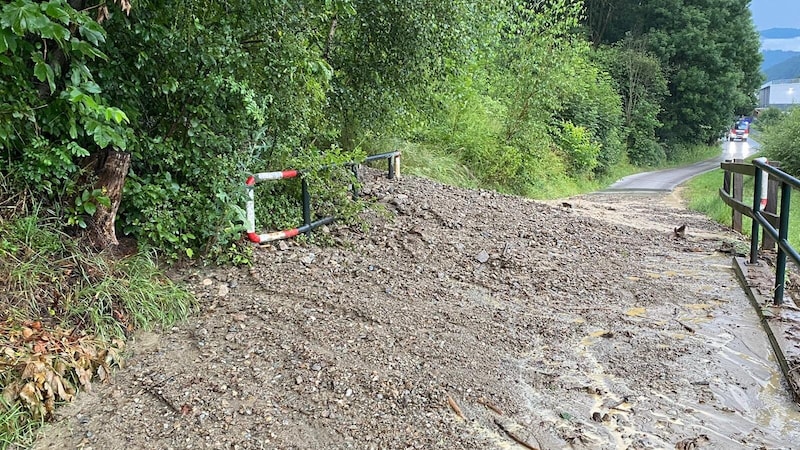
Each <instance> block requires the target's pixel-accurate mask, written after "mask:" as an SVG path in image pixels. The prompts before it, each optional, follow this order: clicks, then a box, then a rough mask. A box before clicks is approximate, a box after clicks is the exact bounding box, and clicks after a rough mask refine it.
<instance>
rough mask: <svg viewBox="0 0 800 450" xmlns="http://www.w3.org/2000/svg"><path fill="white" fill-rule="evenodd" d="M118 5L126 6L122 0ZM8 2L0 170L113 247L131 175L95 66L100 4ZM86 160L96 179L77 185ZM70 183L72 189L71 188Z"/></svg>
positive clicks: (2, 16)
mask: <svg viewBox="0 0 800 450" xmlns="http://www.w3.org/2000/svg"><path fill="white" fill-rule="evenodd" d="M118 3H119V6H120V7H121V8H122V9H121V10H120V9H118V8H117V9H116V10H117V11H120V12H122V10H124V11H127V10H128V9H129V6H130V5H129V4H128V3H127V1H125V0H122V1H120V2H118ZM87 4H88V2H85V1H77V0H73V1H71V2H66V1H63V0H50V1H47V2H35V1H30V0H14V1H13V2H9V3H5V4H4V5H3V6H2V7H0V75H2V76H0V92H2V93H3V95H2V97H0V152H2V158H0V172H2V173H4V174H6V175H7V176H8V177H9V178H11V179H12V180H16V181H17V183H19V184H27V185H28V187H29V189H31V190H32V191H33V192H35V193H37V194H44V195H45V196H47V197H50V198H61V197H63V198H62V201H64V204H62V205H61V206H62V208H63V210H64V212H65V216H66V217H67V220H68V222H69V223H70V224H71V225H80V226H82V227H88V231H89V233H88V237H89V238H90V240H91V241H92V243H93V244H94V245H95V246H97V247H99V248H104V247H106V246H108V245H114V244H116V235H115V233H114V217H115V215H116V208H117V206H118V204H119V199H120V196H121V193H122V192H121V189H122V183H121V181H120V180H119V179H118V178H117V177H118V176H120V175H121V176H122V177H123V179H124V174H125V172H126V171H127V164H128V156H127V154H126V153H125V152H124V150H125V149H126V146H127V140H126V138H125V136H126V133H127V130H126V128H125V124H127V123H128V117H127V116H126V114H125V113H124V112H123V111H122V110H120V109H119V108H117V107H115V106H112V105H113V103H111V102H109V101H108V99H107V97H106V96H105V95H104V93H103V91H102V89H101V88H100V86H99V85H98V83H97V80H96V76H95V75H96V72H95V70H94V68H95V66H96V64H97V62H98V61H99V60H105V59H108V57H107V56H106V54H105V53H104V52H103V51H102V47H103V45H104V43H105V39H106V33H105V30H104V29H103V28H102V26H101V25H100V22H101V21H103V20H104V19H106V18H107V17H108V14H109V7H110V6H107V5H106V4H105V3H102V4H96V5H94V7H93V8H89V11H91V12H92V13H93V14H94V16H90V15H89V12H88V11H86V7H87ZM81 164H83V165H84V166H85V168H86V169H88V170H89V172H96V173H97V174H98V175H99V179H98V180H96V182H91V181H86V182H85V183H83V184H82V185H79V186H77V187H74V183H75V182H76V180H77V179H78V175H79V171H80V168H81V167H80V166H81ZM70 186H72V187H70Z"/></svg>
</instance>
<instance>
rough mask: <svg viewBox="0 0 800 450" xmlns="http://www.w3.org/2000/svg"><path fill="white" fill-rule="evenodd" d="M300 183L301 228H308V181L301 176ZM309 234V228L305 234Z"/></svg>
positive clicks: (309, 199)
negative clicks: (301, 203) (301, 194)
mask: <svg viewBox="0 0 800 450" xmlns="http://www.w3.org/2000/svg"><path fill="white" fill-rule="evenodd" d="M300 181H301V185H302V189H303V226H308V225H310V224H311V194H310V193H309V192H308V180H307V179H306V177H305V175H302V178H300ZM310 232H311V229H310V228H309V229H308V231H306V234H309V233H310Z"/></svg>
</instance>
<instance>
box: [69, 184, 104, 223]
mask: <svg viewBox="0 0 800 450" xmlns="http://www.w3.org/2000/svg"><path fill="white" fill-rule="evenodd" d="M98 206H105V207H106V208H110V207H111V200H110V199H109V198H108V197H107V196H106V195H105V192H103V190H102V189H92V190H91V191H90V190H88V189H84V190H83V192H81V194H80V195H78V196H76V197H75V200H74V203H73V205H69V206H67V207H66V216H67V225H69V226H79V227H81V228H86V220H87V219H88V218H89V217H92V216H93V215H94V213H95V212H97V207H98Z"/></svg>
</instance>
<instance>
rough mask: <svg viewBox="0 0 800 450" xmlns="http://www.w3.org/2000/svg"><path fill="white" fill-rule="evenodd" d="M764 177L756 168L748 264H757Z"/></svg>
mask: <svg viewBox="0 0 800 450" xmlns="http://www.w3.org/2000/svg"><path fill="white" fill-rule="evenodd" d="M763 176H764V173H763V171H762V170H761V168H760V167H758V166H756V173H755V182H754V183H753V220H752V222H753V227H752V228H751V231H750V264H758V234H759V223H758V222H759V220H758V219H759V216H760V215H761V211H760V209H761V179H762V177H763Z"/></svg>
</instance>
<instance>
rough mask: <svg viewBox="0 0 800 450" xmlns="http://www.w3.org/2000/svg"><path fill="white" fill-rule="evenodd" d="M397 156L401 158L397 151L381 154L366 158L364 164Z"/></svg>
mask: <svg viewBox="0 0 800 450" xmlns="http://www.w3.org/2000/svg"><path fill="white" fill-rule="evenodd" d="M395 156H400V152H399V151H395V152H386V153H379V154H377V155H370V156H367V157H366V158H364V162H369V161H375V160H376V159H386V158H392V157H395Z"/></svg>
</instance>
